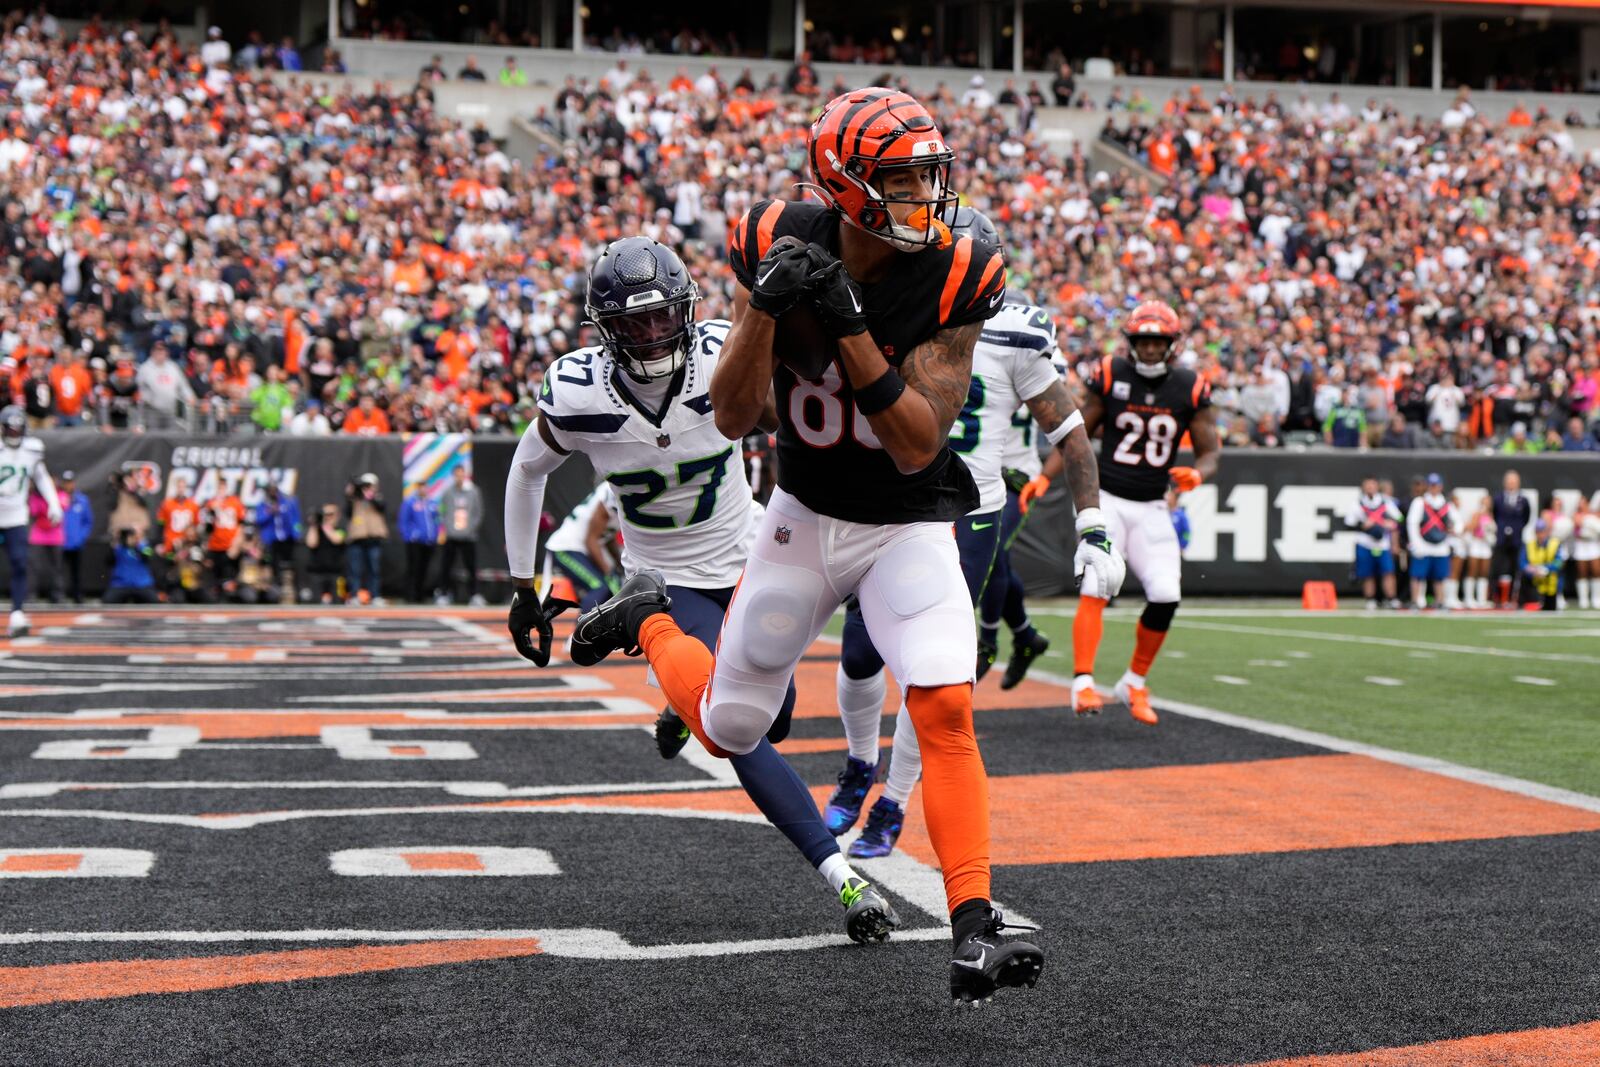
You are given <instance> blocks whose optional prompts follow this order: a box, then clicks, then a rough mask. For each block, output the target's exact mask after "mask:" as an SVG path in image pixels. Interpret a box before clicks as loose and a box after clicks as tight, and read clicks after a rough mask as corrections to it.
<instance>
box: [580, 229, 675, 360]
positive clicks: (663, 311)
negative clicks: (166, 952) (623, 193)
mask: <svg viewBox="0 0 1600 1067" xmlns="http://www.w3.org/2000/svg"><path fill="white" fill-rule="evenodd" d="M699 299H700V290H699V289H698V288H697V287H696V286H695V284H694V279H693V278H691V277H689V268H688V267H686V266H684V263H683V260H682V259H680V258H678V253H676V252H674V251H673V250H672V249H670V248H668V247H667V246H666V245H663V244H661V243H660V242H658V241H653V240H651V239H650V238H648V237H624V238H623V239H622V240H620V241H613V242H611V243H610V244H609V245H607V246H606V249H605V251H604V252H601V253H600V258H599V259H597V260H595V263H594V266H593V267H592V268H591V269H590V271H589V295H588V298H587V299H586V300H585V302H584V307H583V310H584V314H586V315H587V316H588V319H589V321H590V322H591V323H593V324H594V327H595V329H596V330H598V331H600V343H601V344H602V345H604V346H605V350H606V351H607V352H608V353H610V354H611V357H612V358H613V359H615V360H616V361H617V362H618V363H619V364H621V366H622V369H623V370H625V371H627V372H628V374H629V375H630V376H631V377H633V378H636V379H638V380H639V381H650V380H651V379H655V378H666V377H670V376H671V375H673V374H675V373H677V370H678V368H679V367H681V366H683V361H684V360H685V359H686V358H688V355H689V346H690V344H691V343H692V342H693V340H694V305H695V302H696V301H697V300H699Z"/></svg>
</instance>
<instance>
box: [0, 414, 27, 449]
mask: <svg viewBox="0 0 1600 1067" xmlns="http://www.w3.org/2000/svg"><path fill="white" fill-rule="evenodd" d="M27 432H28V419H27V417H26V416H25V415H23V413H22V409H21V408H19V407H17V406H15V405H12V406H11V407H8V408H6V409H5V410H4V411H0V438H3V439H4V440H5V443H6V444H8V445H10V446H12V447H13V448H15V447H16V446H17V445H19V444H21V443H22V438H23V436H24V435H25V434H27Z"/></svg>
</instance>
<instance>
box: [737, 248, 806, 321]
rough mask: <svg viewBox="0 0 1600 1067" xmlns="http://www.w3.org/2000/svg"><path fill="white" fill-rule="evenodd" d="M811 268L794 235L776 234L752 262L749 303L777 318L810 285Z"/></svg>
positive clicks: (792, 304)
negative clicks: (763, 253) (753, 266)
mask: <svg viewBox="0 0 1600 1067" xmlns="http://www.w3.org/2000/svg"><path fill="white" fill-rule="evenodd" d="M813 270H814V267H813V266H812V263H811V257H810V256H808V255H807V254H806V246H805V243H804V242H803V241H801V240H800V239H799V238H798V237H787V236H786V237H780V238H778V239H777V240H776V241H773V242H772V247H771V248H769V249H767V254H766V255H764V256H762V257H761V262H760V263H757V264H756V275H755V278H754V282H755V284H753V285H752V286H751V287H750V306H751V307H753V308H755V309H756V310H757V311H760V312H764V313H766V314H768V315H771V316H772V317H773V318H778V317H779V316H780V315H782V314H783V313H784V312H786V311H788V310H789V309H790V308H792V307H794V306H795V305H796V304H798V303H799V302H800V298H801V297H803V296H804V295H805V294H806V292H807V290H809V289H810V288H811V274H812V271H813Z"/></svg>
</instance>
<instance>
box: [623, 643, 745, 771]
mask: <svg viewBox="0 0 1600 1067" xmlns="http://www.w3.org/2000/svg"><path fill="white" fill-rule="evenodd" d="M639 647H640V648H642V649H644V656H645V659H647V660H649V661H650V666H651V668H652V669H653V670H654V671H655V672H656V681H658V682H660V683H661V691H662V692H663V693H665V694H666V695H667V703H669V704H671V705H672V710H673V711H675V712H677V713H678V717H679V718H680V719H682V720H683V722H684V725H685V726H687V727H689V731H690V732H691V733H693V734H694V736H695V737H697V738H699V739H700V743H701V744H702V745H704V746H705V747H706V751H707V752H709V753H711V754H712V755H713V756H717V757H719V758H721V759H727V758H728V755H729V753H728V752H727V751H726V750H724V749H721V748H718V747H717V746H716V745H715V744H713V743H712V741H711V739H710V738H708V737H706V734H705V730H704V729H703V728H702V727H701V725H700V698H701V697H702V696H704V695H705V691H706V686H707V685H709V684H711V668H712V665H713V664H714V663H715V662H716V660H715V659H714V658H713V657H712V655H711V651H710V649H708V648H706V646H705V645H703V644H701V643H700V641H699V639H698V638H694V637H690V636H689V635H688V634H686V633H684V632H683V631H682V630H681V629H679V628H678V624H677V623H676V622H674V621H673V618H672V616H671V615H667V614H661V615H652V616H650V617H649V618H648V619H646V620H645V621H644V625H643V626H641V627H639Z"/></svg>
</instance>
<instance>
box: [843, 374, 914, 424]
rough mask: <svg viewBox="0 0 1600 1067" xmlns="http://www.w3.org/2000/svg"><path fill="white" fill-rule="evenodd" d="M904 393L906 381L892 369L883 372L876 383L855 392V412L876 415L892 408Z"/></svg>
mask: <svg viewBox="0 0 1600 1067" xmlns="http://www.w3.org/2000/svg"><path fill="white" fill-rule="evenodd" d="M905 391H906V380H905V379H904V378H902V377H900V374H899V372H897V371H896V370H895V369H894V368H893V367H890V368H889V369H888V370H886V371H884V372H883V374H882V376H881V377H879V378H878V380H877V381H875V382H872V383H871V384H869V385H864V386H862V387H861V388H860V389H857V390H856V391H855V394H856V410H857V411H859V412H861V414H863V415H866V416H869V417H870V416H873V415H876V414H877V413H878V412H880V411H886V410H888V409H889V408H891V407H893V406H894V402H895V401H896V400H899V399H900V394H901V393H903V392H905Z"/></svg>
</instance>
